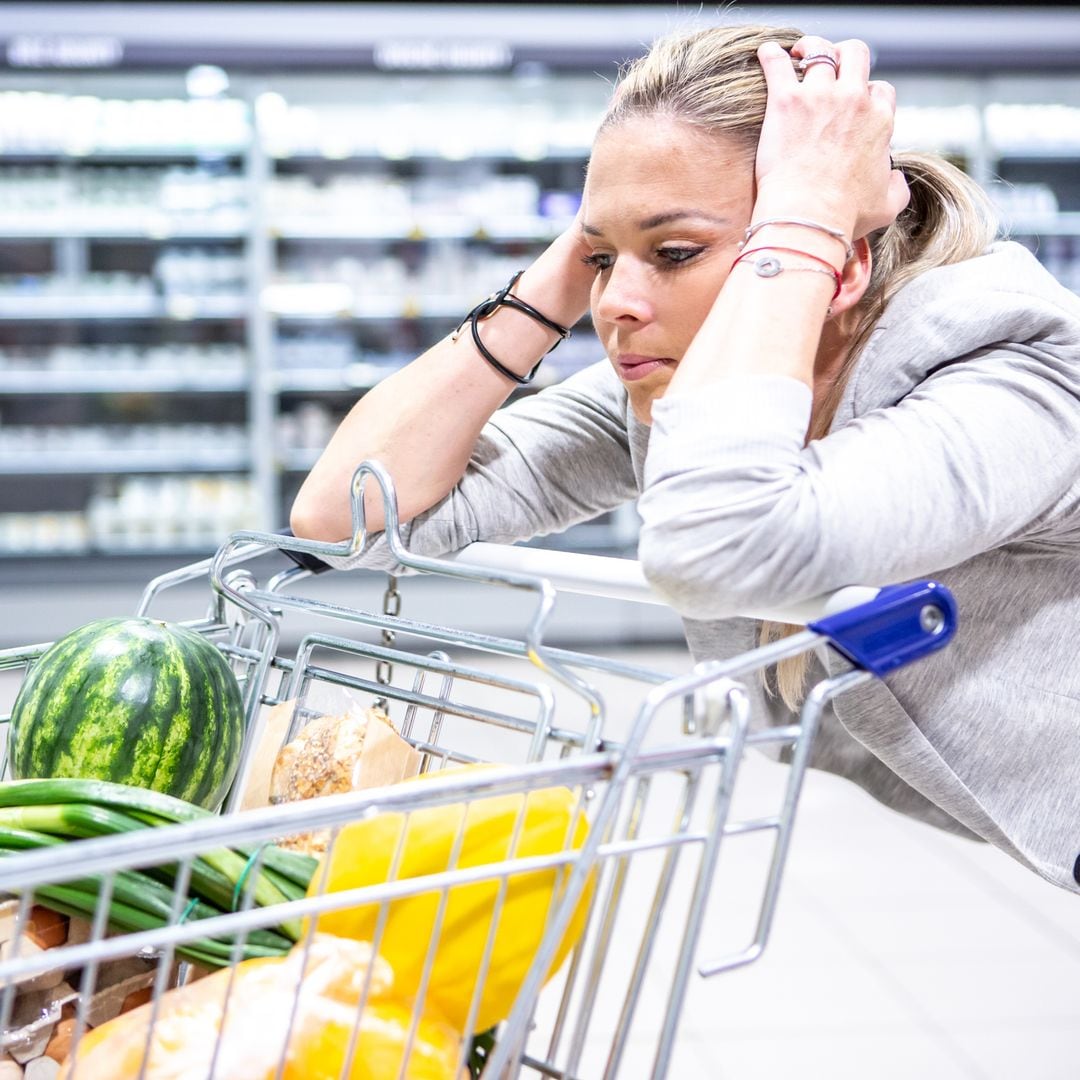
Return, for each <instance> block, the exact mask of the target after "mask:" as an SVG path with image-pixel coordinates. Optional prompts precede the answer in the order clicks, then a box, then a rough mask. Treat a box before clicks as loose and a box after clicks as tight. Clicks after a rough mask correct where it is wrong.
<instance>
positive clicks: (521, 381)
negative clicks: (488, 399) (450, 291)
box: [453, 270, 570, 386]
mask: <svg viewBox="0 0 1080 1080" xmlns="http://www.w3.org/2000/svg"><path fill="white" fill-rule="evenodd" d="M524 273H525V271H524V270H519V271H518V272H517V273H516V274H515V275H514V276H513V277H512V278H511V279H510V280H509V281H508V282H507V283H506V284H505V285H504V286H503V287H502V288H501V289H499V290H498V292H493V293H492V294H491V295H490V296H489V297H488V298H487V299H486V300H481V301H480V303H479V304H477V305H476V307H474V308H473V309H472V311H470V312H469V314H468V315H466V316H465V318H464V319H462V320H461V324H460V325H459V326H458V328H457V329H456V330H455V331H454V334H453V339H454V341H457V339H458V336H459V335H460V334H461V331H462V330H463V329H464V327H465V324H466V323H468V324H469V326H470V328H471V329H472V339H473V344H474V345H475V346H476V348H477V351H478V352H479V353H480V355H481V356H482V357H483V358H484V359H485V360H486V361H487V362H488V363H489V364H490V365H491V366H492V367H493V368H494V369H495V370H496V371H497V372H498V373H499V374H500V375H505V376H506V378H508V379H510V380H511V381H512V382H515V383H517V384H518V386H526V385H528V384H529V383H531V382H532V381H533V378H534V377H535V375H536V373H537V372H538V371H539V370H540V365H541V364H542V363H543V362H544V356H547V353H544V356H541V357H540V359H539V360H537V361H536V365H535V366H534V367H533V369H532V371H530V372H529V374H528V375H526V376H524V377H522V376H521V375H518V374H516V373H515V372H513V371H511V370H510V369H509V368H508V367H506V366H505V365H504V364H501V363H499V361H498V360H496V359H495V357H494V356H492V355H491V353H490V352H488V350H487V347H486V346H485V345H484V343H483V342H482V341H481V340H480V329H479V327H478V326H477V323H479V322H480V320H481V319H487V318H490V317H491V316H492V315H494V314H495V312H496V311H498V309H499V308H501V307H508V308H513V309H514V311H520V312H521V313H522V314H523V315H528V316H529V318H530V319H533V320H535V321H536V322H538V323H540V324H541V325H542V326H546V327H547V328H548V329H549V330H553V331H554V332H555V333H556V334H558V335H559V340H558V341H556V342H555V344H554V345H552V346H551V349H548V351H547V352H548V353H549V352H551V350H552V349H555V348H557V347H558V346H559V345H560V344H561V343H562V342H564V341H565V340H566V339H567V338H568V337H569V336H570V331H569V330H568V329H567V328H566V327H565V326H560V325H559V324H558V323H557V322H555V321H554V320H553V319H549V318H548V317H547V316H546V315H545V314H544V313H543V312H541V311H537V310H536V308H534V307H533V306H532V304H529V303H527V302H526V301H524V300H522V299H521V298H520V297H518V296H514V294H513V293H512V292H511V291H510V290H511V289H512V288H513V287H514V286H515V285H516V284H517V282H518V278H520V277H521V275H522V274H524Z"/></svg>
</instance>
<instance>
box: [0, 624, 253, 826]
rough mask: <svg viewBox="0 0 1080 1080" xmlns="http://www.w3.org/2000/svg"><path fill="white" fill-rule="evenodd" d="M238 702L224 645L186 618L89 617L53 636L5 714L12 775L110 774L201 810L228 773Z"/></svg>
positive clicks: (236, 754) (239, 727)
mask: <svg viewBox="0 0 1080 1080" xmlns="http://www.w3.org/2000/svg"><path fill="white" fill-rule="evenodd" d="M243 734H244V705H243V700H242V696H241V693H240V687H239V685H238V684H237V681H236V677H235V676H234V675H233V673H232V670H231V669H230V667H229V664H228V661H227V660H226V659H225V657H224V655H223V654H222V653H221V652H220V651H219V650H218V649H217V648H216V647H215V646H214V645H213V644H211V643H210V642H209V641H207V640H206V639H205V638H203V637H201V636H200V635H199V634H197V633H195V632H194V631H193V630H188V629H187V628H186V627H182V626H177V625H175V624H172V623H164V622H159V621H157V620H153V619H142V618H133V619H99V620H97V621H95V622H91V623H87V624H86V625H85V626H82V627H80V628H79V629H77V630H74V631H72V632H71V633H70V634H68V635H67V636H66V637H63V638H61V639H60V640H59V641H57V642H56V643H55V644H53V645H52V646H50V648H49V649H48V650H47V651H46V652H45V653H44V654H43V655H42V656H41V658H40V659H39V660H38V662H37V663H36V664H35V665H34V666H33V667H32V668H31V669H30V672H29V674H28V675H27V677H26V679H25V680H24V682H23V685H22V687H21V689H20V690H19V695H18V697H17V698H16V699H15V705H14V708H13V709H12V713H11V727H10V732H9V741H10V760H11V769H12V772H13V773H14V775H15V778H16V779H20V780H21V779H26V778H30V777H76V778H83V779H94V780H111V781H114V782H117V783H121V784H131V785H133V786H135V787H143V788H149V789H151V790H153V791H160V792H163V793H164V794H166V795H173V796H175V797H177V798H180V799H185V800H187V801H188V802H191V803H195V804H196V805H198V806H203V807H206V808H207V809H210V810H213V809H216V808H217V807H218V805H219V804H220V803H221V801H222V800H223V799H224V797H225V795H226V794H227V792H228V790H229V785H230V784H231V783H232V781H233V777H234V776H235V775H236V769H237V766H238V764H239V760H240V749H241V743H242V740H243Z"/></svg>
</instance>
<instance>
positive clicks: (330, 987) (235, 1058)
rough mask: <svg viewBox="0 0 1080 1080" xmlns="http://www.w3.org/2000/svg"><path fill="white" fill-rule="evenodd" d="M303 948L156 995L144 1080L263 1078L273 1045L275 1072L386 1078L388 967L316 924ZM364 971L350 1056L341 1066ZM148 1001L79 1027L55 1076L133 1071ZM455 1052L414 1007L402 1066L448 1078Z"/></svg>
mask: <svg viewBox="0 0 1080 1080" xmlns="http://www.w3.org/2000/svg"><path fill="white" fill-rule="evenodd" d="M304 952H305V950H304V946H303V945H302V944H300V945H297V946H296V947H295V948H294V949H293V950H292V952H291V953H290V954H289V955H288V956H287V957H283V958H281V959H270V960H261V959H260V960H248V961H245V962H244V963H242V964H239V965H238V966H237V967H236V968H235V969H229V968H225V969H223V970H221V971H218V972H215V973H214V974H213V975H210V976H208V977H207V978H204V979H200V980H199V981H198V982H195V983H191V984H189V985H188V986H184V987H180V988H179V989H176V990H170V991H169V992H168V993H167V994H165V996H164V997H163V998H162V999H161V1002H160V1003H159V1006H158V1016H157V1020H156V1022H155V1024H154V1031H153V1036H152V1038H151V1041H150V1054H149V1060H148V1063H147V1069H146V1073H145V1076H146V1080H182V1078H187V1077H192V1076H209V1075H210V1074H211V1065H212V1064H213V1071H214V1075H215V1076H221V1077H228V1078H229V1080H274V1077H276V1075H277V1069H278V1063H279V1061H280V1060H281V1059H282V1055H284V1061H285V1067H284V1071H283V1073H282V1076H283V1080H338V1078H339V1077H342V1076H345V1077H347V1078H348V1080H386V1078H387V1077H396V1076H398V1075H399V1074H400V1070H401V1064H402V1059H403V1058H404V1056H405V1053H406V1048H407V1046H408V1039H409V1032H410V1028H411V1027H412V1017H413V1009H412V1003H411V1002H410V1001H409V1000H408V999H407V998H406V999H398V998H397V997H396V996H395V994H394V976H393V972H392V970H391V968H390V966H389V965H388V964H387V963H386V962H385V961H384V960H382V959H380V958H379V957H374V958H373V957H372V954H371V949H370V947H369V946H368V945H366V944H363V943H360V942H353V941H346V940H343V939H338V938H334V937H331V936H329V935H323V934H319V935H316V936H315V938H314V940H313V942H312V945H311V949H310V951H309V952H308V956H307V964H306V966H305V963H304ZM369 970H370V974H371V980H370V986H369V988H368V991H367V1001H366V1002H365V1005H364V1011H363V1015H362V1017H361V1020H360V1026H359V1031H358V1034H357V1038H356V1046H355V1049H354V1052H353V1058H352V1064H351V1067H350V1068H349V1071H348V1072H347V1073H344V1072H343V1070H344V1068H345V1063H346V1059H347V1055H348V1053H349V1045H350V1042H351V1040H352V1036H353V1030H354V1028H355V1027H356V1017H357V1007H358V1005H359V1003H360V1000H361V997H362V995H363V992H364V983H365V980H366V979H367V977H368V972H369ZM230 977H231V980H232V985H231V990H230ZM294 999H295V1002H296V1011H295V1014H294V1013H293V1003H294ZM152 1007H153V1006H152V1003H148V1004H146V1005H143V1006H141V1007H140V1008H138V1009H135V1010H134V1011H132V1012H129V1013H125V1014H123V1015H122V1016H118V1017H117V1018H116V1019H115V1020H111V1021H109V1023H107V1024H103V1025H102V1026H101V1027H99V1028H95V1029H94V1030H93V1031H91V1032H88V1033H87V1034H86V1035H85V1036H84V1037H83V1039H82V1040H81V1041H80V1043H79V1046H78V1048H77V1052H76V1060H75V1062H74V1063H73V1062H71V1061H69V1062H67V1063H65V1067H64V1070H63V1072H62V1073H61V1080H68V1078H69V1077H74V1080H136V1078H137V1077H138V1076H139V1073H140V1069H141V1068H142V1064H143V1058H144V1055H145V1054H146V1036H147V1028H148V1026H149V1024H150V1020H151V1010H152ZM286 1038H287V1039H288V1041H287V1044H286ZM215 1047H216V1055H217V1056H216V1059H215V1056H214V1055H215ZM460 1052H461V1036H460V1035H459V1034H458V1033H457V1032H456V1031H454V1029H453V1028H451V1027H450V1026H449V1024H447V1023H446V1021H445V1020H443V1019H442V1017H441V1016H439V1015H438V1014H436V1013H433V1012H432V1011H431V1010H430V1009H429V1010H425V1012H424V1013H423V1014H422V1015H421V1017H420V1020H419V1023H418V1024H417V1028H416V1032H415V1033H414V1036H413V1042H412V1047H411V1050H409V1051H408V1054H409V1056H408V1065H407V1068H406V1070H405V1073H404V1076H405V1077H407V1080H454V1077H455V1069H456V1067H457V1061H458V1057H459V1054H460ZM75 1066H77V1068H76V1067H75ZM466 1075H467V1074H466Z"/></svg>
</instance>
